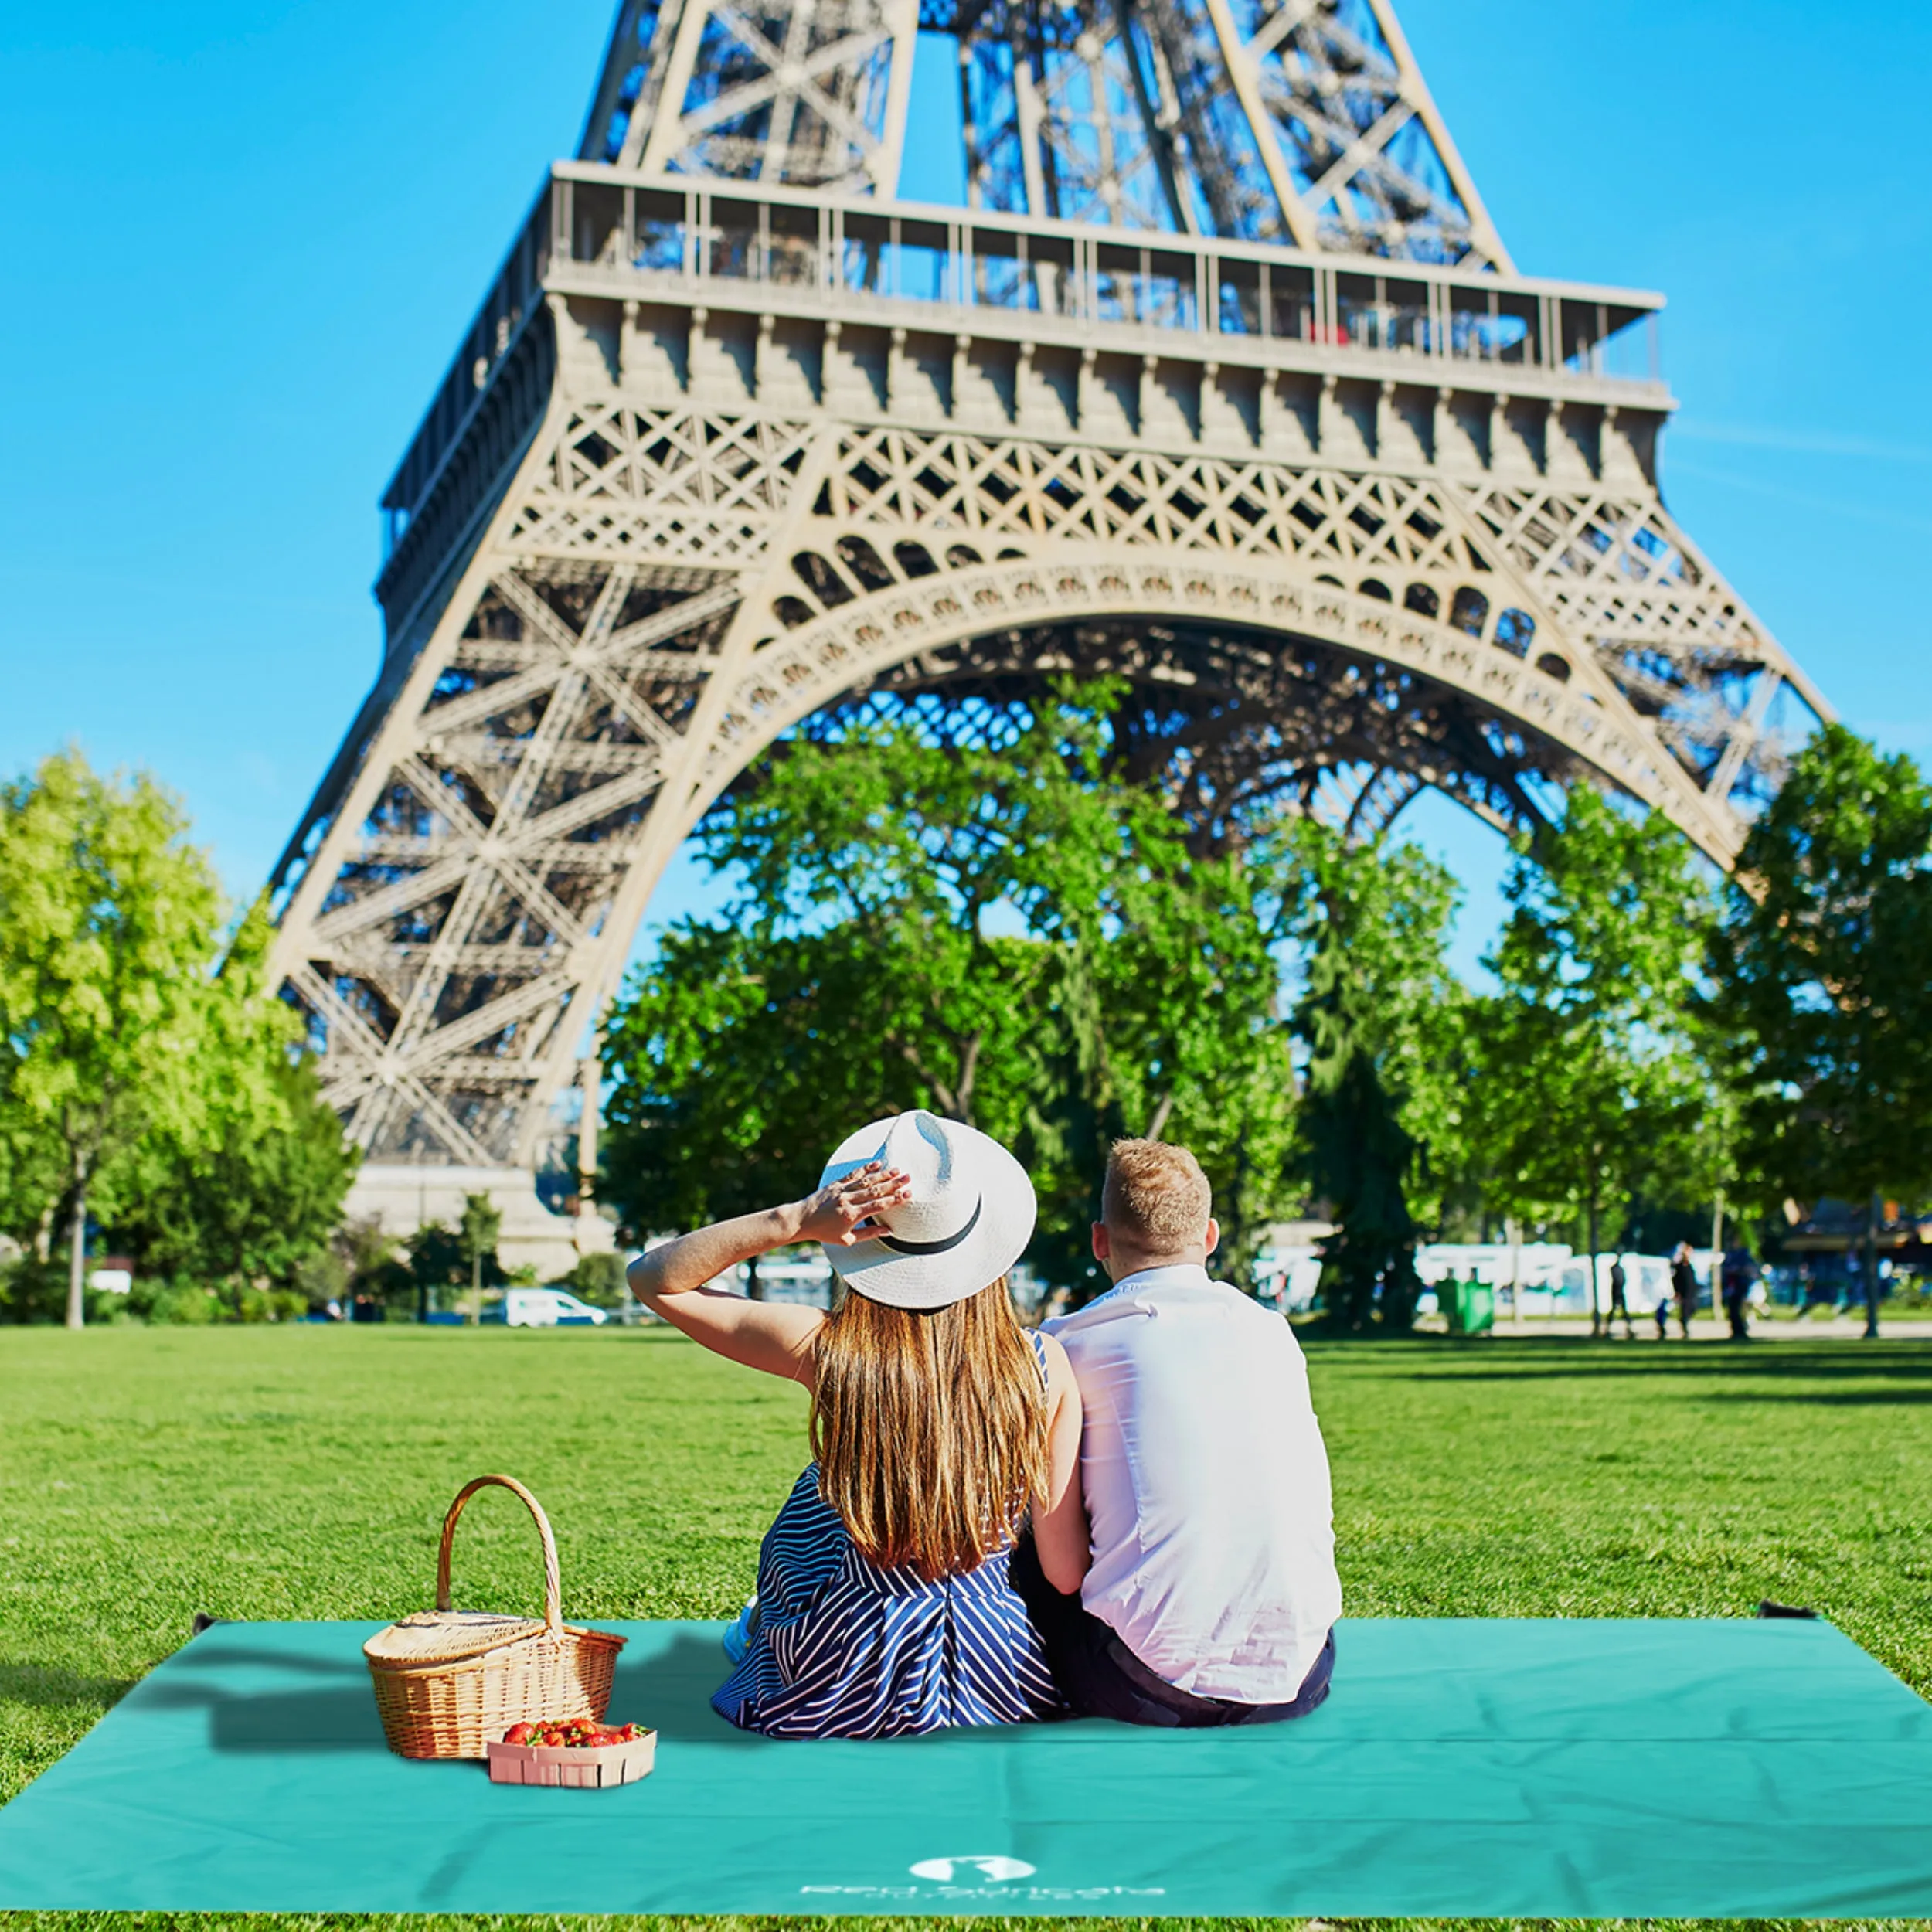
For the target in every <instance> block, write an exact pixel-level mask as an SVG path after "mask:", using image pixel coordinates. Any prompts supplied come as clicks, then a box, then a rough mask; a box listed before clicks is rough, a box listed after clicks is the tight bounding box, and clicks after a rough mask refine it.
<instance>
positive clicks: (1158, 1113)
mask: <svg viewBox="0 0 1932 1932" xmlns="http://www.w3.org/2000/svg"><path fill="white" fill-rule="evenodd" d="M1173 1111H1174V1090H1173V1088H1172V1087H1169V1088H1168V1090H1167V1091H1166V1092H1165V1094H1162V1096H1161V1100H1160V1104H1159V1105H1158V1107H1155V1110H1154V1117H1153V1118H1152V1119H1151V1121H1148V1124H1147V1131H1146V1133H1145V1134H1143V1135H1142V1136H1141V1138H1142V1139H1144V1140H1149V1141H1158V1139H1159V1138H1161V1136H1162V1134H1163V1133H1165V1131H1166V1129H1167V1123H1168V1117H1169V1116H1170V1115H1171V1114H1172V1113H1173Z"/></svg>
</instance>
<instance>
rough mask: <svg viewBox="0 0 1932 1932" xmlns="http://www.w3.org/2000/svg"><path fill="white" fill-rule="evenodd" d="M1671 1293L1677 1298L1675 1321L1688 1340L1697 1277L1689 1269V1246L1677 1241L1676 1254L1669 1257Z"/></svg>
mask: <svg viewBox="0 0 1932 1932" xmlns="http://www.w3.org/2000/svg"><path fill="white" fill-rule="evenodd" d="M1670 1285H1671V1292H1672V1294H1674V1295H1675V1296H1676V1298H1677V1320H1678V1323H1679V1326H1680V1327H1681V1328H1682V1329H1683V1331H1684V1339H1685V1341H1686V1342H1688V1341H1689V1339H1690V1325H1691V1317H1692V1315H1694V1314H1695V1313H1696V1310H1697V1276H1696V1271H1695V1270H1693V1269H1692V1267H1691V1245H1690V1243H1689V1242H1688V1241H1679V1243H1678V1244H1677V1252H1676V1253H1675V1254H1673V1255H1672V1257H1671V1262H1670Z"/></svg>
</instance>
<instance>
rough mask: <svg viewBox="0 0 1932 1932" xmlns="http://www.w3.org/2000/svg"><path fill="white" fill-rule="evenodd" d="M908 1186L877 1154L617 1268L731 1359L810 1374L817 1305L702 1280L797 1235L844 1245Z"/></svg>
mask: <svg viewBox="0 0 1932 1932" xmlns="http://www.w3.org/2000/svg"><path fill="white" fill-rule="evenodd" d="M909 1191H910V1184H909V1183H908V1182H907V1179H906V1176H905V1175H903V1174H901V1173H900V1172H897V1170H896V1169H889V1168H886V1167H884V1166H883V1165H881V1164H880V1163H879V1162H876V1161H875V1162H872V1163H871V1164H870V1165H868V1166H866V1167H862V1168H858V1169H856V1170H855V1172H852V1173H850V1174H848V1175H845V1177H844V1178H843V1179H841V1180H837V1181H834V1182H832V1183H831V1184H830V1185H828V1186H825V1187H821V1189H819V1190H818V1192H817V1193H816V1194H814V1195H812V1196H809V1197H808V1199H805V1200H803V1201H792V1202H787V1204H786V1205H784V1206H782V1207H773V1208H766V1209H763V1210H762V1211H761V1212H760V1213H757V1214H740V1215H739V1216H736V1218H735V1219H732V1220H729V1221H714V1222H713V1223H712V1224H711V1226H709V1227H702V1228H697V1229H695V1230H693V1231H692V1233H689V1234H681V1235H679V1236H678V1238H677V1239H676V1240H674V1241H666V1242H665V1243H663V1244H662V1246H660V1247H655V1248H652V1249H651V1250H649V1252H648V1253H644V1254H640V1255H638V1256H637V1257H635V1258H634V1260H632V1261H631V1265H630V1266H629V1267H628V1268H627V1269H626V1270H624V1275H625V1278H626V1279H627V1280H628V1281H629V1282H630V1284H631V1293H632V1294H634V1295H635V1296H636V1297H637V1298H638V1300H639V1301H641V1302H642V1303H643V1304H644V1305H645V1307H646V1308H648V1309H649V1310H650V1311H651V1313H652V1314H653V1315H662V1317H663V1318H664V1319H665V1321H668V1322H669V1323H670V1324H671V1325H672V1327H673V1328H679V1329H682V1331H683V1332H684V1333H685V1334H686V1335H689V1336H690V1338H692V1341H694V1342H702V1343H703V1345H705V1346H706V1348H707V1349H711V1350H713V1352H716V1354H719V1355H723V1356H724V1357H725V1358H726V1359H727V1360H728V1361H732V1362H742V1363H743V1365H744V1366H745V1367H747V1369H760V1370H762V1371H763V1372H764V1373H765V1374H767V1375H774V1376H781V1377H782V1378H783V1379H784V1380H786V1381H787V1382H802V1383H804V1384H805V1386H807V1387H808V1388H809V1387H810V1386H811V1379H812V1355H811V1345H812V1343H813V1342H814V1340H815V1338H816V1337H817V1335H818V1331H819V1329H820V1328H822V1327H823V1326H824V1325H825V1316H824V1315H821V1313H820V1312H819V1311H818V1309H816V1308H801V1307H799V1306H798V1305H797V1304H793V1303H786V1302H771V1301H751V1300H750V1299H748V1298H747V1297H746V1296H744V1295H742V1294H733V1293H732V1292H731V1291H730V1290H729V1289H725V1288H713V1287H707V1286H706V1284H707V1283H709V1282H711V1281H715V1280H716V1278H717V1277H719V1275H721V1274H724V1273H725V1272H726V1270H728V1269H731V1268H735V1267H737V1266H738V1264H740V1262H743V1261H749V1260H750V1259H751V1258H752V1257H753V1256H754V1255H759V1254H766V1253H770V1250H772V1249H774V1248H782V1247H789V1246H790V1245H791V1243H793V1242H794V1241H823V1242H825V1243H827V1244H828V1245H829V1246H831V1247H853V1246H854V1245H855V1244H856V1243H859V1242H860V1241H865V1240H870V1239H871V1238H872V1233H873V1230H872V1228H871V1227H870V1226H869V1225H868V1222H869V1217H870V1216H872V1215H874V1214H876V1213H879V1211H880V1210H881V1209H884V1208H889V1207H894V1206H897V1205H898V1204H899V1203H900V1202H902V1201H903V1200H904V1199H906V1196H907V1194H908V1192H909Z"/></svg>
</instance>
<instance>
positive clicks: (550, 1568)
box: [436, 1476, 563, 1634]
mask: <svg viewBox="0 0 1932 1932" xmlns="http://www.w3.org/2000/svg"><path fill="white" fill-rule="evenodd" d="M492 1483H494V1484H495V1485H496V1486H497V1487H498V1488H499V1489H507V1490H509V1492H510V1494H511V1495H513V1496H515V1497H516V1498H518V1499H519V1501H520V1502H522V1505H523V1506H524V1508H525V1509H527V1510H529V1512H530V1514H531V1515H532V1516H533V1517H534V1518H535V1519H536V1533H537V1534H538V1535H539V1536H541V1537H542V1538H543V1621H544V1623H545V1624H546V1627H547V1628H549V1630H550V1631H552V1633H553V1634H554V1633H555V1632H556V1631H560V1630H561V1629H562V1628H563V1575H562V1573H561V1572H560V1570H558V1568H557V1560H556V1537H554V1536H552V1535H551V1534H550V1519H549V1517H548V1516H546V1515H544V1513H543V1505H542V1504H541V1503H539V1502H538V1501H537V1499H536V1497H534V1496H533V1495H531V1494H530V1492H529V1490H527V1489H526V1488H524V1487H523V1485H522V1484H521V1483H520V1482H519V1481H517V1479H516V1478H515V1477H514V1476H478V1478H477V1479H476V1480H475V1481H474V1482H466V1483H465V1484H464V1485H463V1487H462V1488H461V1489H460V1490H459V1491H457V1497H456V1500H455V1502H453V1503H451V1505H450V1513H449V1514H448V1515H447V1516H445V1517H444V1519H443V1546H442V1548H441V1549H439V1550H438V1551H437V1553H436V1607H437V1609H438V1610H447V1609H449V1608H450V1607H451V1605H450V1546H451V1544H452V1543H454V1542H455V1540H456V1519H457V1517H458V1516H460V1515H462V1513H463V1505H464V1504H465V1503H466V1502H468V1501H469V1499H470V1498H471V1497H472V1496H473V1495H475V1494H476V1492H478V1490H479V1489H483V1488H488V1486H489V1485H491V1484H492Z"/></svg>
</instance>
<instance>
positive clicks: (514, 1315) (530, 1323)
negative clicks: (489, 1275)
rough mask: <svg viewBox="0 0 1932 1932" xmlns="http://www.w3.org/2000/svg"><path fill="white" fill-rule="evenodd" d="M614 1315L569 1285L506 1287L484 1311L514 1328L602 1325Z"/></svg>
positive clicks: (484, 1317) (485, 1314) (489, 1319)
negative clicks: (560, 1286) (497, 1298)
mask: <svg viewBox="0 0 1932 1932" xmlns="http://www.w3.org/2000/svg"><path fill="white" fill-rule="evenodd" d="M483 1319H484V1320H485V1321H500V1322H502V1323H505V1324H506V1325H508V1326H509V1327H510V1328H602V1327H603V1325H604V1323H605V1322H607V1321H609V1320H610V1315H608V1313H607V1311H605V1310H604V1309H602V1308H592V1307H591V1305H590V1303H589V1302H587V1301H579V1300H578V1299H577V1297H576V1296H575V1295H573V1294H571V1293H570V1291H569V1290H568V1289H566V1288H505V1290H504V1291H503V1299H502V1301H499V1302H498V1304H496V1306H495V1308H485V1310H484V1311H483Z"/></svg>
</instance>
